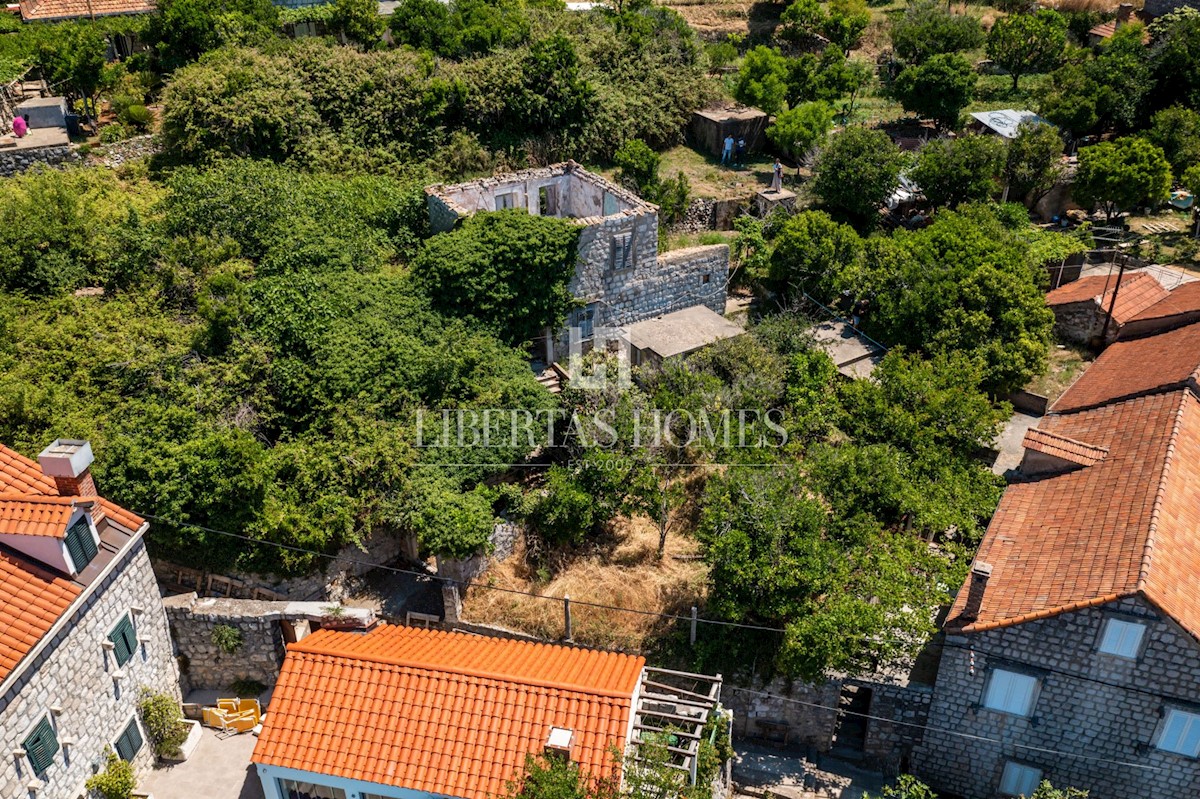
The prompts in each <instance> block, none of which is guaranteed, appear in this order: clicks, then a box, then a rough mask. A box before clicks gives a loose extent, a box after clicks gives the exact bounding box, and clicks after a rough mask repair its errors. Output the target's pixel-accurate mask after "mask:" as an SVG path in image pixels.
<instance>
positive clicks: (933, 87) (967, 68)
mask: <svg viewBox="0 0 1200 799" xmlns="http://www.w3.org/2000/svg"><path fill="white" fill-rule="evenodd" d="M975 81H976V76H975V70H974V68H973V67H972V66H971V62H970V61H967V59H965V58H963V57H962V56H961V55H958V54H957V53H949V54H945V53H943V54H941V55H935V56H931V57H930V58H929V60H927V61H925V62H924V63H923V64H920V65H919V66H910V67H905V68H904V70H903V71H902V72H901V73H900V74H899V75H897V76H896V80H895V82H894V83H893V84H892V94H893V95H895V97H896V98H897V99H898V100H900V104H901V105H903V106H904V110H905V111H909V112H912V113H915V114H917V115H918V116H921V117H928V118H931V119H934V120H936V121H937V123H938V125H940V126H941V127H942V128H956V127H958V118H959V115H960V114H961V113H962V110H963V109H964V108H966V107H967V105H968V104H969V103H970V102H971V99H972V98H973V97H974V96H975Z"/></svg>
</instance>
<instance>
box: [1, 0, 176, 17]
mask: <svg viewBox="0 0 1200 799" xmlns="http://www.w3.org/2000/svg"><path fill="white" fill-rule="evenodd" d="M155 8H156V5H155V3H154V0H21V18H22V19H24V20H26V21H31V20H51V19H75V18H78V17H110V16H115V15H119V14H146V13H149V12H151V11H154V9H155Z"/></svg>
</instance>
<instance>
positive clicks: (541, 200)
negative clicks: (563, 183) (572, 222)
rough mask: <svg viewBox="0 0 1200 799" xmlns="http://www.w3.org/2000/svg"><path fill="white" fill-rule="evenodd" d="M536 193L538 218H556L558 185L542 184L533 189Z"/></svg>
mask: <svg viewBox="0 0 1200 799" xmlns="http://www.w3.org/2000/svg"><path fill="white" fill-rule="evenodd" d="M535 191H536V192H537V198H538V201H537V214H538V216H552V217H557V216H558V215H559V214H558V210H559V209H558V184H556V183H543V184H541V185H539V186H537V188H536V189H535Z"/></svg>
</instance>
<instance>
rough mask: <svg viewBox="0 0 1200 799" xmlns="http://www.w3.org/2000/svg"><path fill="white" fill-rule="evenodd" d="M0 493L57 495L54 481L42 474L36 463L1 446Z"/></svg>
mask: <svg viewBox="0 0 1200 799" xmlns="http://www.w3.org/2000/svg"><path fill="white" fill-rule="evenodd" d="M0 492H4V493H6V494H57V493H58V490H57V489H56V488H55V487H54V481H53V480H51V479H50V478H49V477H47V476H46V475H44V474H42V467H40V466H38V465H37V462H36V461H31V460H29V458H26V457H25V456H23V455H21V454H19V453H17V452H13V451H12V450H11V449H9V448H8V447H6V446H4V445H3V444H0Z"/></svg>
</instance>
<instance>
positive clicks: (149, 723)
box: [89, 689, 188, 787]
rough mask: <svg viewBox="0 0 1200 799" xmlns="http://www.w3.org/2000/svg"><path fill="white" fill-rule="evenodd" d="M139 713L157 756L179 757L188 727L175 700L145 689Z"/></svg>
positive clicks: (139, 703)
mask: <svg viewBox="0 0 1200 799" xmlns="http://www.w3.org/2000/svg"><path fill="white" fill-rule="evenodd" d="M138 712H139V713H140V714H141V716H142V727H143V728H144V729H145V730H146V735H147V736H148V737H149V738H150V745H151V746H152V747H153V748H154V754H155V756H156V757H178V755H179V747H181V746H183V742H184V741H186V740H187V737H188V725H186V724H184V723H183V711H181V710H180V709H179V703H178V702H176V701H175V698H174V697H173V696H168V695H167V694H158V693H154V692H152V691H150V690H149V689H143V691H142V699H141V701H140V702H138ZM89 787H90V786H89Z"/></svg>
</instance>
